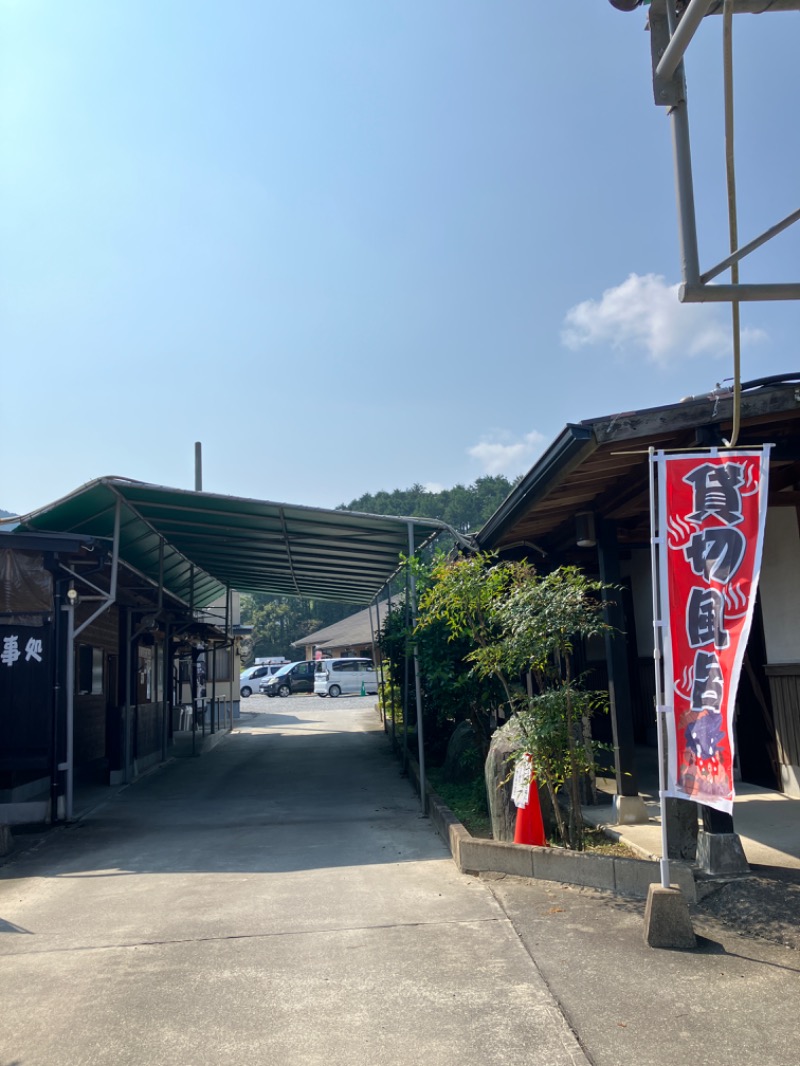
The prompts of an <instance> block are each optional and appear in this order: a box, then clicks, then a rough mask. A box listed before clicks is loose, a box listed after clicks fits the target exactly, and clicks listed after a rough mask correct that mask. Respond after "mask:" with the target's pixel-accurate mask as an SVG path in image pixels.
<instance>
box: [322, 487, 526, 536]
mask: <svg viewBox="0 0 800 1066" xmlns="http://www.w3.org/2000/svg"><path fill="white" fill-rule="evenodd" d="M515 484H516V482H512V481H509V480H508V478H505V477H503V476H502V474H499V475H497V476H495V477H488V476H487V477H479V478H478V480H477V481H476V482H475V484H474V485H466V486H465V485H455V486H454V487H453V488H452V489H442V491H441V492H428V491H427V490H426V489H425V488H423V486H422V485H412V486H411V488H410V489H395V490H394V492H377V493H375V494H374V495H373V494H371V493H365V494H364V495H363V496H359V498H358V499H357V500H352V501H351V502H350V503H347V504H341V505H340V507H339V510H345V511H365V512H366V513H367V514H387V515H407V516H408V517H410V518H415V517H416V518H438V519H440V520H441V521H442V522H447V524H448V525H449V526H452V527H453V529H457V530H458V532H459V533H474V532H476V530H478V529H480V527H481V526H482V525H483V523H484V522H485V521H486V519H487V518H489V516H490V515H492V514H494V512H495V511H496V510H497V508H498V507H499V506H500V504H501V503H502V502H503V500H504V499H505V498H506V496H507V495H508V494H509V492H510V491H511V489H512V488H513V486H514V485H515Z"/></svg>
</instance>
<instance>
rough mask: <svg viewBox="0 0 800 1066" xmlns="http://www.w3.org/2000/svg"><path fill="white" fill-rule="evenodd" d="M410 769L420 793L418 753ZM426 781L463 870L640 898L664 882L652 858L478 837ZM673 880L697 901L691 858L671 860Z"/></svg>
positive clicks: (430, 808)
mask: <svg viewBox="0 0 800 1066" xmlns="http://www.w3.org/2000/svg"><path fill="white" fill-rule="evenodd" d="M408 773H409V777H410V778H411V780H412V781H413V783H414V787H415V791H416V792H417V794H419V767H418V766H417V763H416V762H415V761H414V760H413V759H409V761H408ZM425 785H426V787H425V793H426V809H427V812H428V816H429V817H430V819H431V821H432V822H433V824H434V825H435V826H436V829H437V831H438V833H439V836H441V838H442V840H443V841H444V842H445V844H446V845H447V847H448V848H449V850H450V854H451V855H452V856H453V861H454V862H455V864H456V867H457V868H458V870H459V871H460V872H461V873H464V874H479V873H496V874H511V875H513V876H514V877H531V878H533V877H535V878H537V879H541V880H544V881H560V882H562V883H566V884H570V885H581V886H583V887H587V888H599V889H603V890H604V891H606V892H614V893H615V894H616V895H619V896H628V897H632V898H634V899H647V894H648V890H649V887H650V885H652V884H660V883H661V869H660V866H659V864H658V862H654V861H652V860H648V859H622V858H617V857H616V856H613V855H596V854H593V853H592V852H588V851H583V852H578V851H567V850H566V849H563V848H541V847H537V846H535V845H532V844H506V843H503V842H502V841H499V840H482V839H481V838H480V837H473V836H472V834H471V833H470V832H469V831H468V830H467V829H465V828H464V826H463V825H462V824H461V822H459V820H458V819H457V818H456V816H455V815H454V814H453V812H452V811H451V810H450V808H449V807H448V806H447V805H446V804H445V803H444V801H443V800H442V799H441V797H440V796H438V795H437V794H436V792H434V790H433V789H432V788H431V786H430V785H429V784H428V783H427V782H426V783H425ZM670 880H671V881H672V883H673V884H674V885H677V886H678V887H679V888H680V890H681V892H682V893H683V895H684V897H685V899H686V901H687V903H695V902H696V901H697V893H696V890H695V880H694V874H693V872H692V868H691V866H690V865H689V864H688V863H681V862H670Z"/></svg>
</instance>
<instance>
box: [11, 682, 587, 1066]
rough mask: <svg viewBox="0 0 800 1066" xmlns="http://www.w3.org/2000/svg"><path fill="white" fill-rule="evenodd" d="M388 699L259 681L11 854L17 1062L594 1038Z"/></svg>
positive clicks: (483, 1054) (439, 1060) (425, 1056)
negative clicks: (446, 841) (459, 861)
mask: <svg viewBox="0 0 800 1066" xmlns="http://www.w3.org/2000/svg"><path fill="white" fill-rule="evenodd" d="M372 704H373V701H372V700H371V699H363V698H358V697H355V698H350V699H342V698H340V699H337V700H331V699H326V700H323V699H319V698H318V697H314V696H309V697H291V698H289V699H272V700H271V699H267V698H266V697H264V696H257V697H251V699H250V700H248V701H247V703H246V704H245V705H243V711H244V714H243V718H242V720H241V722H240V724H239V728H238V731H237V732H236V733H234V734H233V735H232V736H231V737H229V738H228V739H226V740H225V741H224V742H223V743H221V744H220V745H219V746H218V747H217V748H215V749H214V751H212V752H210V753H209V754H207V755H204V756H203V757H202V758H196V759H181V760H175V761H173V762H172V763H171V764H169V765H167V766H166V767H163V768H161V769H159V770H158V771H156V772H155V773H153V774H151V775H150V776H149V777H147V778H145V779H143V780H141V781H139V782H138V783H137V784H135V785H133V786H131V787H130V788H127V789H125V790H124V791H122V792H120V793H119V794H117V795H116V796H114V797H113V798H111V799H110V800H108V801H107V802H105V803H104V804H103V805H102V806H100V807H99V808H97V809H96V810H95V811H93V812H92V813H90V814H89V815H88V816H86V817H85V818H84V819H83V820H82V821H81V822H80V823H78V824H76V825H74V826H73V827H71V828H69V829H63V830H57V831H55V832H53V833H51V834H49V835H48V836H47V838H46V839H45V841H44V842H43V844H42V845H41V846H40V847H38V848H37V849H35V850H31V851H28V852H27V853H24V854H22V855H21V856H20V857H18V858H17V859H16V860H14V861H12V862H10V863H9V864H7V865H6V866H5V867H4V868H3V869H2V871H0V952H2V955H3V956H4V957H3V959H2V963H1V964H0V1004H2V1011H0V1064H2V1066H12V1064H13V1066H51V1064H56V1063H58V1064H64V1063H68V1064H69V1066H82V1064H84V1063H85V1064H92V1066H98V1064H131V1066H133V1064H136V1066H141V1064H143V1063H146V1064H153V1063H165V1064H166V1063H169V1064H175V1066H180V1064H186V1066H202V1064H206V1063H208V1064H211V1063H213V1064H218V1063H222V1062H225V1063H232V1064H235V1066H249V1064H251V1063H252V1064H256V1063H257V1064H259V1066H263V1064H270V1066H295V1064H302V1066H312V1064H317V1063H319V1064H322V1063H324V1064H326V1066H338V1064H341V1066H345V1064H346V1066H360V1064H364V1066H376V1064H384V1063H385V1064H388V1066H394V1064H397V1066H400V1064H403V1066H407V1064H411V1063H424V1064H425V1066H439V1064H442V1066H444V1064H447V1066H450V1064H453V1066H455V1064H459V1066H473V1064H474V1066H492V1064H501V1063H502V1064H503V1066H506V1064H508V1063H526V1064H541V1066H562V1064H565V1066H566V1064H571V1066H577V1064H581V1063H584V1062H587V1061H588V1060H587V1059H586V1058H585V1057H584V1055H583V1052H582V1051H581V1049H580V1047H579V1045H578V1043H577V1041H576V1039H575V1037H574V1035H573V1034H572V1032H571V1030H570V1028H569V1026H568V1025H567V1023H566V1021H565V1019H564V1017H563V1015H562V1013H561V1011H560V1009H559V1007H558V1005H557V1003H556V1001H555V999H554V998H553V996H552V995H551V993H550V992H549V991H548V988H547V987H546V985H545V983H544V981H543V979H542V977H541V975H540V973H539V971H538V969H537V967H536V965H535V964H534V962H533V961H532V959H531V957H530V955H529V954H528V951H527V949H526V947H525V945H524V943H523V940H522V939H521V938H520V937H519V936H518V935H517V933H516V932H515V930H514V928H513V927H512V925H511V923H510V921H509V920H508V918H507V917H506V915H505V913H504V911H503V909H501V906H500V905H499V903H498V901H497V900H496V899H495V897H494V896H493V894H492V892H491V891H490V888H489V886H488V885H487V884H485V883H482V882H480V881H477V880H475V879H473V878H469V877H464V876H462V875H460V874H458V873H457V872H456V870H455V867H454V866H453V864H452V862H451V860H450V858H449V856H448V854H447V852H446V851H445V849H444V846H443V845H442V843H441V841H440V840H439V838H438V837H437V835H436V833H435V832H434V830H433V828H432V826H431V825H430V823H429V822H428V820H427V819H424V818H421V817H420V815H419V807H418V802H417V798H416V796H415V794H414V793H413V792H412V790H411V787H410V786H409V784H408V782H407V781H405V780H404V779H403V778H402V777H401V776H400V774H399V768H398V764H397V762H396V761H395V760H394V758H393V757H392V756H391V754H390V752H389V749H388V744H387V741H386V739H385V737H384V735H383V730H382V727H381V725H380V723H379V722H378V720H377V717H376V715H375V712H374V709H373V705H372Z"/></svg>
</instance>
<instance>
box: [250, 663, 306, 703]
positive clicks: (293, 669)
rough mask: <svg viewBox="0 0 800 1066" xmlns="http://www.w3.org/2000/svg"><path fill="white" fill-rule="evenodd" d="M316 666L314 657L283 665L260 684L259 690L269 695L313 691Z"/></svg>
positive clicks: (286, 694) (287, 694) (289, 694)
mask: <svg viewBox="0 0 800 1066" xmlns="http://www.w3.org/2000/svg"><path fill="white" fill-rule="evenodd" d="M315 666H316V663H315V662H314V661H313V659H309V660H306V661H305V662H299V663H289V664H288V665H287V666H282V667H281V668H280V670H278V672H277V673H276V674H275V675H274V676H273V677H268V678H266V679H265V681H264V682H263V683H262V684H261V685H260V686H259V691H260V692H265V693H266V694H267V695H268V696H291V694H292V693H293V692H313V691H314V667H315Z"/></svg>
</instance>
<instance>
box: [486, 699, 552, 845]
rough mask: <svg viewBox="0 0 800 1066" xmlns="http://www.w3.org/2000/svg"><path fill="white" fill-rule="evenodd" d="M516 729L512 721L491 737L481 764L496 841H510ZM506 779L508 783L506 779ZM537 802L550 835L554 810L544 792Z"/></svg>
mask: <svg viewBox="0 0 800 1066" xmlns="http://www.w3.org/2000/svg"><path fill="white" fill-rule="evenodd" d="M519 744H520V736H519V727H518V726H517V723H516V722H515V720H514V719H513V718H512V719H511V720H510V721H508V722H506V724H505V725H503V726H501V727H500V728H499V729H498V730H496V731H495V732H494V734H493V735H492V740H491V743H490V745H489V754H488V756H487V758H486V763H485V765H484V775H485V779H486V797H487V799H488V802H489V816H490V818H491V822H492V836H493V838H494V839H495V840H500V841H506V842H513V840H514V826H515V824H516V820H517V808H516V807H515V806H514V801H513V800H512V799H511V785H512V780H511V779H512V777H513V771H514V764H513V761H512V758H511V757H512V753H513V752H514V751H515V750H517V749H518V748H519ZM506 778H508V780H506ZM539 803H540V804H541V808H542V820H543V822H544V831H545V833H546V834H547V835H548V836H549V835H550V834H551V833H552V832H553V829H554V819H553V808H552V806H551V804H550V796H549V794H548V792H547V789H546V788H544V787H540V788H539Z"/></svg>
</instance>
